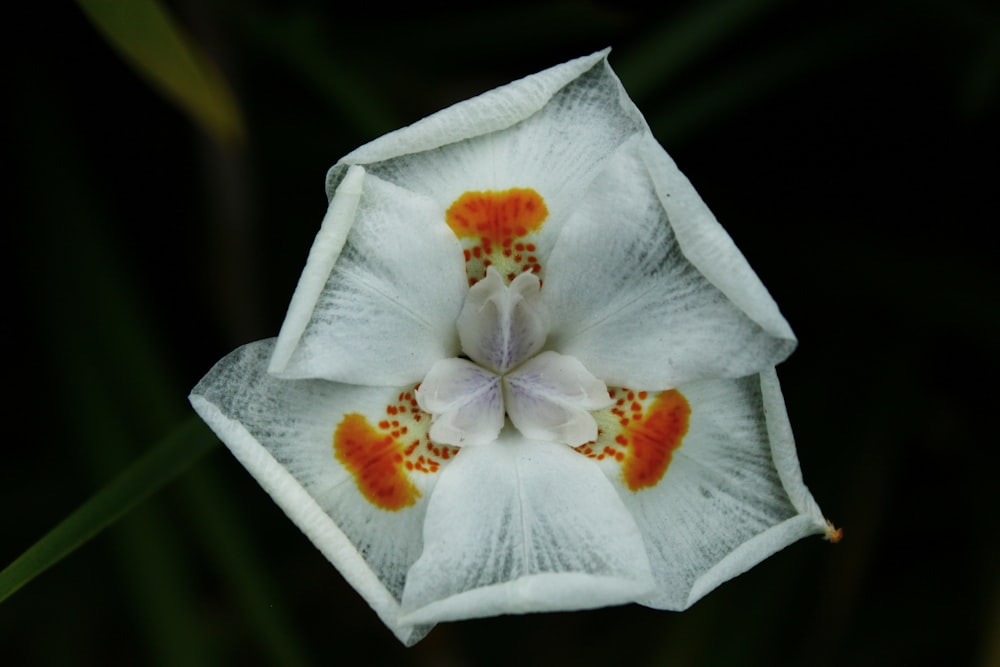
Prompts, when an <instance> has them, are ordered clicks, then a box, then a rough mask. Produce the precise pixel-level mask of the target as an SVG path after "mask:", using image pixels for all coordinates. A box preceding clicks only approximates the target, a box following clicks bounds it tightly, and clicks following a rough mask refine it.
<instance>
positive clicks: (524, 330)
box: [458, 267, 548, 374]
mask: <svg viewBox="0 0 1000 667" xmlns="http://www.w3.org/2000/svg"><path fill="white" fill-rule="evenodd" d="M539 289H540V285H539V282H538V277H537V276H535V275H533V274H531V273H522V274H521V275H519V276H517V277H516V278H514V280H513V281H512V282H511V284H510V286H509V287H508V286H507V285H506V284H505V283H504V280H503V278H501V277H500V274H499V273H497V271H496V269H494V268H493V267H490V268H489V269H488V270H487V272H486V277H485V278H484V279H483V280H480V281H479V282H478V283H476V284H475V285H473V286H472V287H471V288H469V292H468V295H467V296H466V298H465V305H464V306H463V307H462V313H461V315H459V317H458V337H459V340H460V341H461V344H462V351H463V352H465V353H466V354H467V355H469V358H470V359H472V360H473V361H475V362H476V363H478V364H479V365H481V366H484V367H486V368H490V369H492V370H493V371H495V372H497V373H500V374H503V373H506V372H507V370H508V369H510V368H512V367H513V366H516V365H517V364H519V363H521V362H522V361H524V360H525V359H527V358H528V357H530V356H531V355H533V354H534V353H535V352H538V350H540V349H542V345H544V344H545V337H546V335H547V334H548V324H547V323H546V319H545V315H544V312H543V310H542V305H541V298H540V296H539Z"/></svg>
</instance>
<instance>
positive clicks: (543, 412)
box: [504, 352, 612, 447]
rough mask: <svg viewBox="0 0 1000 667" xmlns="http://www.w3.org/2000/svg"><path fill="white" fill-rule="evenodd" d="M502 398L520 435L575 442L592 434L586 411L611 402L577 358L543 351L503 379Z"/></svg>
mask: <svg viewBox="0 0 1000 667" xmlns="http://www.w3.org/2000/svg"><path fill="white" fill-rule="evenodd" d="M504 403H505V405H506V406H507V414H508V415H509V416H510V420H511V422H513V424H514V426H516V427H517V430H519V431H520V432H521V433H522V434H523V435H524V437H526V438H532V439H534V440H547V441H552V442H560V443H562V444H565V445H570V446H571V447H575V446H577V445H580V444H583V443H585V442H588V441H590V440H593V439H595V438H596V437H597V423H596V422H595V421H594V418H593V417H592V416H591V415H590V412H589V410H598V409H600V408H606V407H608V406H609V405H611V403H612V401H611V398H610V396H608V388H607V386H606V385H605V384H604V383H603V382H601V381H600V380H598V379H597V378H596V377H594V376H593V375H591V374H590V373H589V372H588V371H587V369H586V368H584V366H583V364H581V363H580V362H579V361H577V360H576V359H574V358H573V357H570V356H567V355H564V354H557V353H555V352H542V353H541V354H539V355H538V356H536V357H534V358H532V359H530V360H529V361H528V362H527V363H525V364H524V365H522V366H521V367H520V368H518V369H516V370H514V371H513V372H511V373H509V374H507V376H506V377H505V378H504Z"/></svg>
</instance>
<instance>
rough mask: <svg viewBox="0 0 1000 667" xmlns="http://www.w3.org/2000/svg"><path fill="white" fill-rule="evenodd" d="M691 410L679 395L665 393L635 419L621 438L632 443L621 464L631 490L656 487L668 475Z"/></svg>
mask: <svg viewBox="0 0 1000 667" xmlns="http://www.w3.org/2000/svg"><path fill="white" fill-rule="evenodd" d="M690 415H691V406H689V405H688V402H687V400H686V399H685V398H684V396H683V395H681V393H680V392H679V391H676V390H671V391H665V392H663V393H662V394H660V395H659V396H657V397H656V400H655V401H653V405H652V406H650V408H649V409H648V410H647V411H646V412H645V415H644V416H643V417H642V418H641V419H633V420H631V421H630V423H629V425H628V426H627V427H625V429H624V430H623V432H622V434H621V436H622V437H624V438H625V439H626V440H627V441H628V443H629V449H628V453H627V454H626V455H625V461H624V463H623V464H622V476H623V477H624V478H625V483H626V484H628V488H630V489H632V490H633V491H638V490H639V489H643V488H646V487H649V486H654V485H655V484H656V483H657V482H659V481H660V479H661V478H662V477H663V475H664V473H666V472H667V466H669V465H670V459H671V457H672V456H673V453H674V450H675V449H677V448H678V447H680V444H681V440H682V439H683V438H684V436H685V435H686V434H687V430H688V417H690Z"/></svg>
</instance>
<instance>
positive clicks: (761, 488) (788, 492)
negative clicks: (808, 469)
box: [604, 369, 827, 610]
mask: <svg viewBox="0 0 1000 667" xmlns="http://www.w3.org/2000/svg"><path fill="white" fill-rule="evenodd" d="M776 387H777V379H776V377H775V375H774V371H773V369H768V370H767V371H766V372H765V373H763V374H762V375H760V376H756V375H754V376H750V377H746V378H740V379H738V380H709V381H703V382H698V383H694V384H690V385H685V386H683V387H681V388H680V391H681V393H683V394H684V396H685V397H686V398H687V400H688V403H689V404H690V406H691V414H690V422H689V429H688V432H687V435H686V436H685V437H684V439H683V441H682V444H681V446H680V447H679V448H678V449H677V450H675V451H674V452H673V457H672V460H671V463H670V467H669V468H668V469H667V472H666V474H665V475H664V476H663V478H662V479H661V480H660V482H659V483H658V484H656V485H655V486H652V487H648V488H644V489H641V490H639V491H631V490H629V488H628V487H627V486H626V485H625V484H624V483H623V482H622V480H621V477H620V474H619V473H618V472H617V466H616V465H614V464H606V465H605V466H604V469H605V470H606V471H607V472H608V473H609V477H610V479H611V480H612V482H614V483H615V486H616V488H618V490H619V494H620V496H621V498H622V500H623V501H624V503H625V505H626V507H628V508H629V510H630V512H631V513H632V515H633V516H634V517H635V519H636V521H637V522H638V524H639V527H640V529H641V530H642V533H643V536H644V538H645V542H646V545H647V548H648V553H649V559H650V563H651V564H652V567H653V573H654V576H655V577H656V579H657V583H658V587H659V591H658V592H657V594H656V595H653V596H651V597H649V598H647V599H644V600H641V602H642V604H645V605H648V606H651V607H656V608H660V609H675V610H679V609H685V608H687V607H689V606H690V605H692V604H694V603H695V602H696V601H697V600H698V599H699V598H701V597H702V596H704V595H705V594H706V593H708V592H709V591H711V590H712V589H714V588H715V587H717V586H718V585H719V584H721V583H723V582H724V581H726V580H728V579H730V578H732V577H734V576H736V575H738V574H740V573H742V572H744V571H746V570H748V569H749V568H751V567H753V566H754V565H756V564H757V563H759V562H760V561H762V560H763V559H765V558H767V557H768V556H770V555H771V554H773V553H775V552H776V551H779V550H781V549H783V548H784V547H786V546H788V545H789V544H791V543H792V542H794V541H796V540H798V539H800V538H802V537H804V536H806V535H810V534H820V533H823V532H825V531H826V528H827V524H826V521H825V520H824V519H823V517H822V514H821V513H820V512H819V508H818V507H817V506H816V503H815V501H814V500H813V499H812V496H811V495H810V494H809V491H808V490H807V489H806V488H805V486H804V485H803V484H802V480H801V475H800V473H799V468H798V463H797V461H796V459H795V452H794V444H793V443H792V442H791V439H790V437H789V436H788V435H787V433H788V429H786V428H785V427H787V423H788V420H787V415H786V413H785V407H784V403H783V401H781V399H780V393H778V394H775V390H776ZM762 388H763V391H762ZM776 436H777V437H776Z"/></svg>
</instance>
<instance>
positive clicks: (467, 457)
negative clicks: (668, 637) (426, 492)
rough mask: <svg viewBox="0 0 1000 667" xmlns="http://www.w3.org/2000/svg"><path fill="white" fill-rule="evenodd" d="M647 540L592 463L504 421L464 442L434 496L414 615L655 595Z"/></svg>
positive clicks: (414, 578) (521, 609)
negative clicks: (493, 434) (500, 428)
mask: <svg viewBox="0 0 1000 667" xmlns="http://www.w3.org/2000/svg"><path fill="white" fill-rule="evenodd" d="M650 586H651V580H650V575H649V570H648V563H647V559H646V555H645V552H644V547H643V543H642V540H641V539H640V537H639V533H638V531H637V529H636V526H635V523H634V522H633V520H632V519H631V517H630V516H629V515H628V513H627V512H626V511H625V510H624V507H623V506H622V503H621V501H620V500H619V498H618V496H617V495H616V494H615V493H614V490H613V488H612V487H611V485H609V484H608V483H607V480H606V479H605V477H604V476H603V475H602V474H601V471H600V470H599V468H598V467H597V466H595V465H594V464H593V463H592V462H590V461H589V460H587V459H586V458H584V457H583V456H580V455H579V454H577V453H575V452H574V451H573V450H571V449H569V448H568V447H564V446H562V445H557V444H553V443H546V442H533V441H529V440H525V439H524V438H522V437H521V436H520V435H518V434H517V433H515V432H512V431H511V430H510V429H507V430H505V431H504V432H503V433H502V434H501V436H500V440H499V441H498V442H497V443H496V444H493V445H489V446H487V447H475V448H471V447H470V448H466V449H462V450H461V451H460V452H459V454H458V456H457V457H456V458H455V460H454V461H453V462H452V463H451V464H450V465H449V466H448V468H447V469H446V470H445V472H444V473H442V475H441V478H440V480H439V481H438V484H437V486H436V487H435V490H434V495H433V496H432V498H431V500H430V502H429V504H428V512H427V518H426V520H425V523H424V551H423V553H422V554H421V555H420V558H419V560H417V562H416V563H414V565H413V567H412V568H410V572H409V574H408V575H407V582H406V588H405V590H404V591H403V607H404V609H405V610H406V612H407V613H406V616H404V617H403V620H404V621H405V622H408V623H418V624H419V623H434V622H437V621H444V620H454V619H461V618H476V617H482V616H493V615H496V614H508V613H513V614H519V613H527V612H536V611H554V610H569V609H586V608H593V607H602V606H607V605H614V604H622V603H625V602H630V601H633V600H635V599H637V598H640V597H643V596H645V595H648V594H649V593H650V590H651V589H650Z"/></svg>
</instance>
